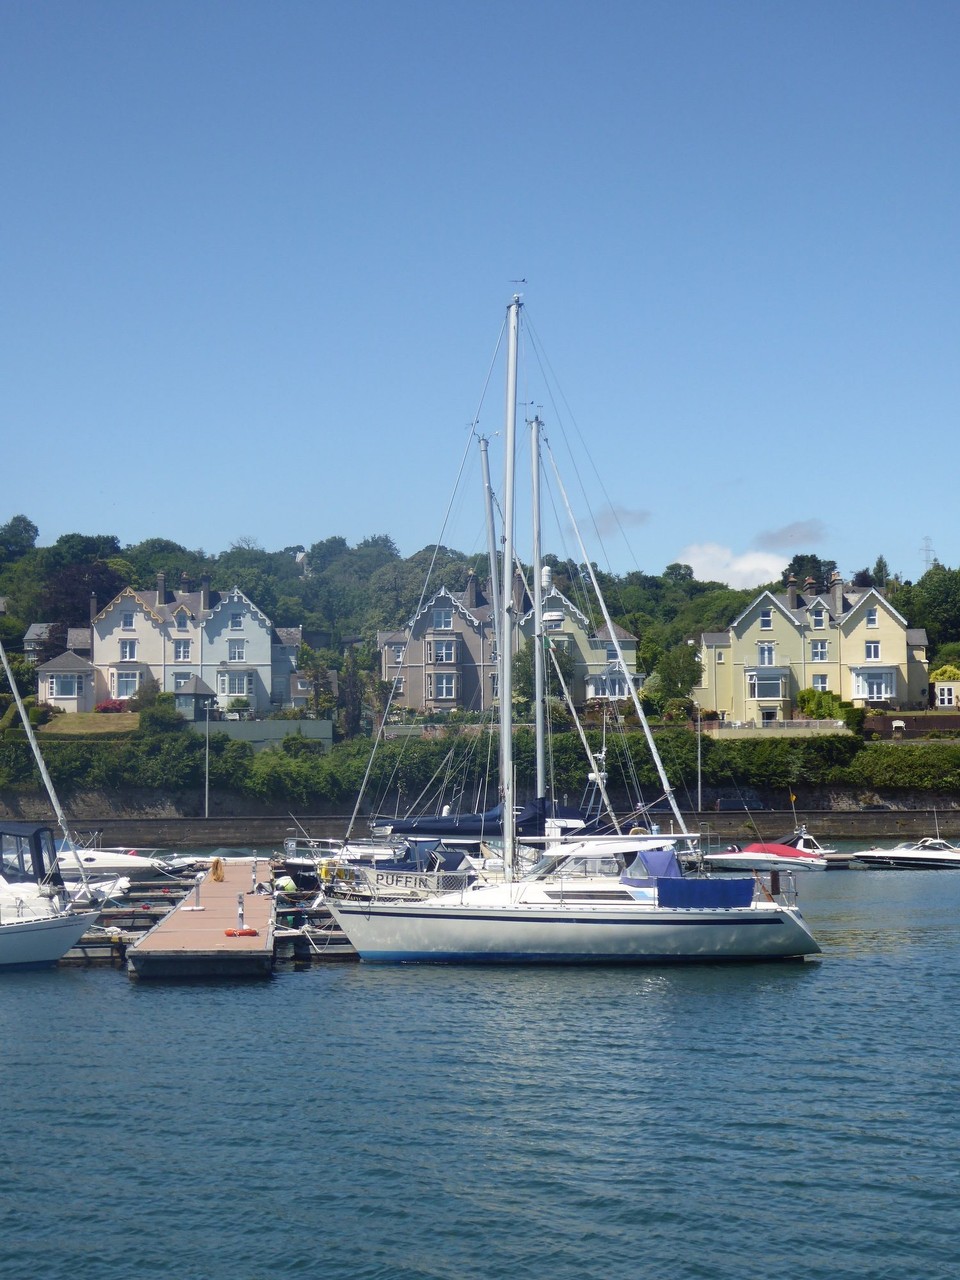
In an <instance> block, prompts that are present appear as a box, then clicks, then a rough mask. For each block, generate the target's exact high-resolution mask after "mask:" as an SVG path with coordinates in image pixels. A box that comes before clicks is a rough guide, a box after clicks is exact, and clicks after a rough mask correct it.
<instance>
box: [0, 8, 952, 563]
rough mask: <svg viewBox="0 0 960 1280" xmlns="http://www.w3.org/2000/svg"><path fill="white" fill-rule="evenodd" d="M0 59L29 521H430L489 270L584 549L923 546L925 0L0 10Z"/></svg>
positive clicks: (948, 308) (119, 525) (212, 547)
mask: <svg viewBox="0 0 960 1280" xmlns="http://www.w3.org/2000/svg"><path fill="white" fill-rule="evenodd" d="M0 59H2V72H0V105H2V112H3V129H2V143H0V147H2V170H0V172H2V181H3V198H2V201H0V233H2V246H3V254H4V268H3V275H2V280H3V304H2V308H0V311H2V322H0V323H2V337H0V379H2V390H0V412H2V427H3V431H2V438H3V464H2V471H3V474H4V475H5V476H6V477H7V479H6V481H5V483H4V484H3V485H2V496H0V522H3V521H5V520H7V519H9V517H10V516H11V515H13V514H15V513H17V512H21V511H22V512H23V513H24V514H26V515H28V516H29V517H30V518H31V519H32V520H33V521H34V522H35V523H36V524H37V525H38V526H39V528H40V538H39V541H40V543H41V544H42V545H47V544H49V543H51V542H53V541H55V540H56V539H57V538H58V537H59V536H60V535H61V534H63V533H68V532H82V533H112V534H116V535H117V537H119V539H120V540H121V542H122V543H135V542H140V541H142V540H143V539H145V538H150V537H166V538H171V539H173V540H175V541H178V542H181V543H183V544H184V545H185V546H187V547H190V548H197V547H202V548H203V549H204V550H206V551H207V552H208V553H215V552H220V551H223V550H225V549H227V548H228V547H229V546H230V545H231V544H232V543H233V542H235V541H237V540H240V539H252V540H255V541H256V542H257V543H258V544H259V545H260V546H262V547H263V548H264V549H266V550H271V551H272V550H279V549H281V548H283V547H285V546H290V545H295V544H298V543H302V544H305V545H307V546H309V545H310V544H311V543H313V542H317V541H320V540H322V539H324V538H327V537H331V536H333V535H342V536H343V537H345V538H346V539H347V541H348V542H350V543H351V544H355V543H356V542H359V541H360V540H362V539H363V538H365V537H368V536H370V535H374V534H382V533H385V534H389V535H391V536H392V537H393V538H394V540H395V542H396V543H397V545H398V547H399V549H400V551H401V553H402V554H403V555H409V554H411V553H413V552H414V551H417V550H419V549H420V548H421V547H422V546H424V545H426V544H427V543H430V542H434V541H437V540H438V538H439V537H440V535H441V521H442V518H443V512H444V507H445V504H446V502H447V500H448V498H449V495H450V492H451V490H452V487H453V481H454V476H455V474H456V471H457V468H458V466H459V463H460V458H461V456H462V455H463V454H464V446H465V441H466V438H467V427H468V424H469V422H470V421H471V420H472V418H473V416H474V414H475V413H476V411H477V406H478V404H479V403H480V402H481V394H482V391H483V386H484V381H485V379H486V377H487V374H488V370H489V367H490V362H491V357H492V354H493V350H494V346H495V343H496V340H497V334H498V332H499V328H500V325H501V322H502V318H503V313H504V308H505V306H506V304H507V302H508V301H509V298H510V296H511V294H512V293H513V291H514V289H515V288H517V287H518V286H515V285H514V284H513V283H512V282H513V281H515V280H518V279H521V278H522V279H524V280H525V282H526V283H525V284H523V285H522V286H519V288H520V290H521V292H522V294H523V298H524V304H525V308H526V314H527V316H528V317H529V319H530V321H531V324H532V325H533V326H534V330H535V333H536V335H537V338H538V340H539V343H540V345H541V347H542V349H543V351H544V352H545V353H546V356H547V358H548V359H549V362H550V366H551V368H552V369H553V371H554V374H555V376H556V379H557V381H558V384H559V386H560V388H561V389H562V395H563V397H564V404H565V406H567V409H565V412H566V411H568V412H569V414H570V415H571V421H573V422H575V425H576V429H577V430H578V431H579V432H580V433H581V434H582V436H583V437H584V439H585V440H586V441H587V442H589V445H590V449H591V452H592V456H593V459H594V465H595V466H596V467H597V469H598V472H599V475H600V476H601V478H602V484H601V485H599V487H598V488H597V490H596V492H594V493H593V494H592V495H591V498H592V500H596V499H598V498H599V500H601V501H602V502H604V503H608V504H609V505H610V507H611V508H613V509H614V510H615V511H617V512H618V513H619V516H620V524H621V527H622V529H623V530H624V531H625V532H626V534H627V537H628V540H629V551H627V550H626V544H625V543H622V542H621V543H619V544H616V545H614V547H613V549H612V551H611V553H610V567H612V568H613V569H615V570H616V571H619V572H626V571H628V570H630V569H634V568H642V569H643V570H645V571H646V572H650V573H660V572H662V570H663V568H664V567H665V566H666V565H667V564H668V563H670V562H673V561H678V560H679V561H683V562H686V563H689V564H691V565H692V566H693V568H694V570H695V572H696V574H697V576H698V577H701V578H718V579H720V580H723V581H728V582H730V583H732V584H734V585H738V586H749V585H753V584H755V583H757V582H759V581H765V580H768V579H770V578H771V577H773V576H774V575H775V574H777V573H778V572H779V570H780V568H781V567H782V566H783V565H784V564H785V563H786V561H787V560H788V559H789V558H790V557H791V556H792V555H793V554H794V553H795V552H797V551H811V552H815V553H816V554H817V555H819V556H821V557H822V558H824V559H832V560H836V561H837V563H838V565H839V567H840V569H841V570H842V571H843V572H844V573H845V574H847V575H849V574H851V573H853V572H854V571H855V570H857V569H859V568H862V567H864V566H872V564H873V563H874V561H875V560H876V558H877V556H878V555H880V554H882V555H883V556H884V557H885V558H886V559H887V561H888V564H889V566H890V568H891V570H893V571H895V572H900V573H901V574H903V575H904V576H905V577H907V578H916V577H917V576H919V575H920V573H922V572H923V569H924V567H925V562H926V560H927V559H929V558H930V557H931V556H936V557H937V558H938V559H940V560H941V561H942V562H943V563H945V564H949V565H954V566H955V565H957V564H958V563H960V548H958V545H957V544H958V532H960V530H958V522H960V515H958V512H960V505H958V502H957V496H956V495H957V490H958V479H960V476H958V474H957V468H956V464H955V463H954V462H952V461H951V458H952V456H953V454H954V453H955V444H956V439H957V409H958V398H960V397H958V392H960V365H958V350H960V347H958V339H960V332H958V329H960V324H958V315H960V305H958V304H960V270H958V267H960V234H958V233H960V208H958V205H960V200H958V195H960V184H958V167H960V110H958V108H960V73H958V68H960V5H958V4H957V3H956V2H955V0H950V2H943V0H924V2H923V3H915V2H913V0H909V2H907V0H903V2H899V3H898V2H889V0H869V2H868V0H863V2H861V3H851V2H849V0H829V2H821V0H808V2H806V3H803V4H788V3H782V2H780V0H769V2H765V3H756V2H753V0H744V2H736V3H734V2H730V3H723V0H709V2H702V0H663V2H660V0H657V2H654V3H651V2H648V0H632V2H620V0H591V3H590V4H586V3H571V2H570V0H552V2H548V0H540V2H536V3H534V2H531V0H509V2H502V0H481V2H480V3H472V4H468V3H466V0H390V2H385V0H353V2H351V0H335V2H325V0H311V2H309V3H308V2H303V0H230V2H229V3H227V2H226V0H223V2H218V3H214V2H210V0H189V2H188V3H180V2H178V0H162V3H154V4H146V3H133V2H128V3H121V2H119V0H110V2H109V3H103V2H102V0H83V3H77V2H76V0H69V2H64V0H42V2H39V3H38V2H36V0H29V2H26V0H6V2H5V3H4V4H3V6H2V7H0ZM531 363H532V362H531ZM500 377H501V375H500V374H496V375H495V378H496V379H497V382H496V391H495V392H494V391H493V390H491V392H490V393H489V395H488V396H487V398H486V399H485V400H484V401H483V405H484V407H483V413H482V416H481V429H482V430H485V431H486V432H488V433H490V434H492V433H493V432H495V431H496V430H497V429H498V426H499V422H498V418H499V416H500V415H501V414H502V401H503V394H502V386H501V383H500V381H499V379H500ZM524 377H525V378H526V377H527V375H526V374H525V375H524ZM493 385H494V384H493V383H491V387H493ZM521 395H522V396H523V397H529V401H530V403H537V404H543V406H544V407H543V416H544V418H545V421H546V424H547V431H548V433H549V432H550V431H551V429H552V428H553V427H555V425H556V423H555V422H554V420H553V414H554V404H553V402H551V401H548V400H547V399H546V396H545V394H543V393H541V390H540V388H539V386H535V385H534V380H533V378H532V375H531V381H530V382H529V383H528V382H527V381H524V382H523V384H522V387H521ZM521 412H523V410H522V411H521ZM464 510H465V509H464ZM473 515H474V513H473V512H472V511H471V513H470V519H468V518H467V516H466V514H464V516H463V521H464V523H463V526H462V528H461V527H458V526H456V525H453V526H449V527H448V528H447V530H446V531H445V533H444V536H443V541H445V542H446V543H447V545H450V546H454V547H457V548H458V549H462V550H471V549H472V547H471V546H470V545H469V543H470V542H472V541H475V540H476V532H477V522H476V521H475V520H473V518H472V517H473ZM618 546H619V547H621V548H622V549H618ZM545 549H546V550H556V551H558V552H559V549H558V548H556V547H554V546H552V545H547V546H546V548H545ZM597 558H600V557H597Z"/></svg>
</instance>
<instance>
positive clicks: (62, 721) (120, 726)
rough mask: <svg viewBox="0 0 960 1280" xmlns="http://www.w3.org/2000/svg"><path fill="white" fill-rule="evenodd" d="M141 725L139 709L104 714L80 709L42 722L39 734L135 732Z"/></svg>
mask: <svg viewBox="0 0 960 1280" xmlns="http://www.w3.org/2000/svg"><path fill="white" fill-rule="evenodd" d="M139 727H140V712H139V711H117V712H111V713H109V714H104V713H103V712H101V711H78V712H76V713H75V714H74V713H72V712H71V714H69V715H63V716H54V717H53V719H52V720H51V721H50V722H49V724H42V725H40V726H39V728H38V729H37V734H38V735H40V736H42V735H43V734H45V733H49V734H52V735H56V737H58V738H65V737H71V738H74V737H87V736H89V735H92V734H101V733H133V731H134V729H139Z"/></svg>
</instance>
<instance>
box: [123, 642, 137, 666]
mask: <svg viewBox="0 0 960 1280" xmlns="http://www.w3.org/2000/svg"><path fill="white" fill-rule="evenodd" d="M136 657H137V642H136V640H121V641H120V661H121V662H135V661H136Z"/></svg>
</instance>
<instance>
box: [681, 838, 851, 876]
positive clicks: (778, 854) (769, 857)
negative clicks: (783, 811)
mask: <svg viewBox="0 0 960 1280" xmlns="http://www.w3.org/2000/svg"><path fill="white" fill-rule="evenodd" d="M703 861H704V863H705V864H706V865H707V866H708V867H711V868H712V869H713V870H714V871H723V870H726V871H826V869H827V860H826V858H824V857H822V856H821V855H820V854H817V853H809V852H807V850H805V849H796V848H794V847H793V846H791V845H787V844H782V843H779V842H774V841H759V842H756V843H754V844H748V845H744V847H743V848H742V849H741V848H740V846H739V845H730V846H729V847H728V848H726V849H718V850H716V851H715V852H713V853H705V854H703Z"/></svg>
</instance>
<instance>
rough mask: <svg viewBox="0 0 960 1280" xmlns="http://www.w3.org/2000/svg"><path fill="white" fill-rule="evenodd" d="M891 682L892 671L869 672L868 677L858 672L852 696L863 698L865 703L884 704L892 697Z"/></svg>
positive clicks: (892, 678)
mask: <svg viewBox="0 0 960 1280" xmlns="http://www.w3.org/2000/svg"><path fill="white" fill-rule="evenodd" d="M893 681H894V676H893V672H892V671H877V672H873V671H871V672H870V673H869V674H868V675H864V674H863V672H859V671H858V672H857V674H856V677H855V680H854V690H853V696H854V697H855V698H865V699H866V700H867V702H885V701H887V700H888V699H889V698H892V697H894V687H893Z"/></svg>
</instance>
